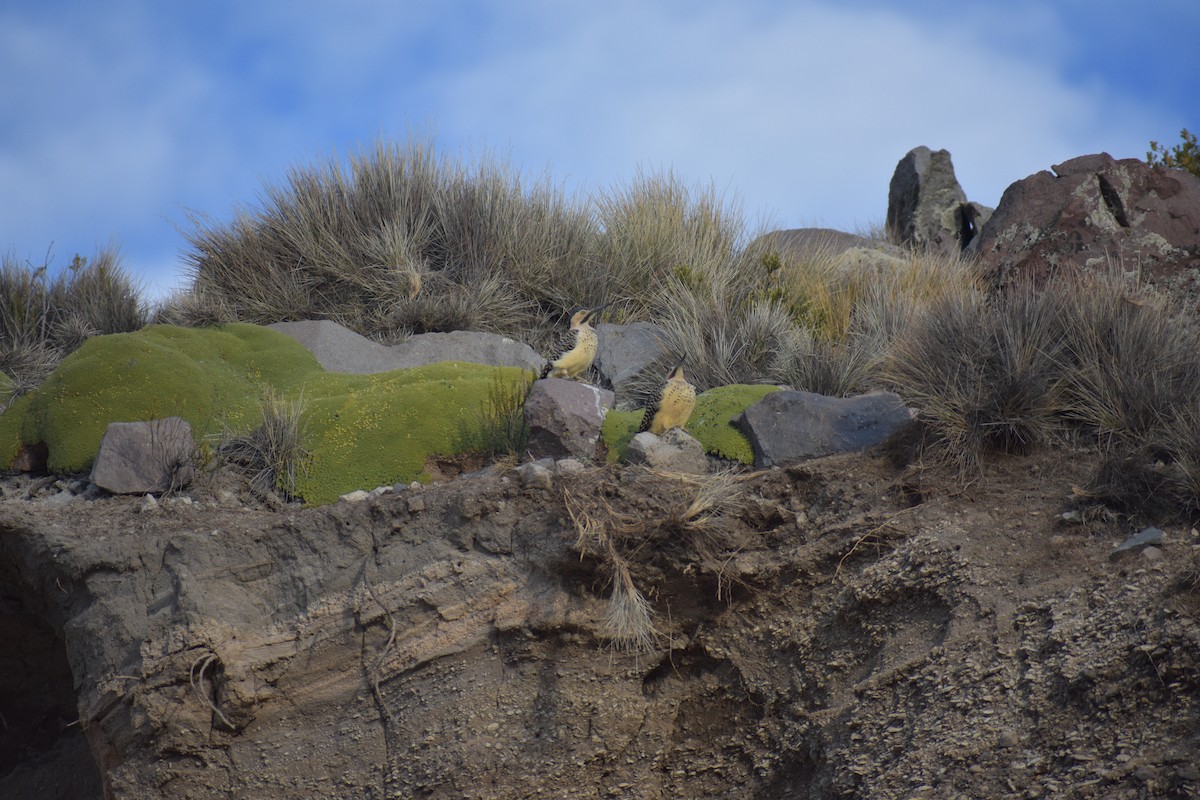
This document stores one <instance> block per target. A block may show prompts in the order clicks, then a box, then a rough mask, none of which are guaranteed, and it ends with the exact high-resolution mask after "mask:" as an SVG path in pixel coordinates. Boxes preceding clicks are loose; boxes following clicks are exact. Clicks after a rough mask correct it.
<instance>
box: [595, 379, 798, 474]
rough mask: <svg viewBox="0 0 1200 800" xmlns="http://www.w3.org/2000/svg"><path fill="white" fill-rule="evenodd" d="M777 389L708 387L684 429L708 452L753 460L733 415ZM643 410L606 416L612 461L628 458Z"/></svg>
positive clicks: (742, 459) (752, 386) (764, 387)
mask: <svg viewBox="0 0 1200 800" xmlns="http://www.w3.org/2000/svg"><path fill="white" fill-rule="evenodd" d="M777 391H779V387H777V386H769V385H758V384H755V385H750V384H733V385H730V386H718V387H716V388H714V389H709V390H708V391H707V392H702V393H701V394H700V395H699V396H698V397H697V398H696V410H695V411H693V412H692V418H691V419H690V420H688V424H687V425H686V426H685V429H686V430H687V432H688V433H689V434H691V435H692V436H694V437H695V438H696V440H697V441H699V442H700V444H702V445H704V451H705V452H706V453H709V454H711V455H715V456H719V457H721V458H725V459H729V460H730V461H738V462H740V463H742V464H752V463H754V451H753V449H752V448H751V447H750V441H749V440H748V439H747V438H746V436H745V435H744V434H743V433H742V432H741V431H739V430H738V429H737V428H735V427H734V426H733V419H734V418H735V417H736V416H737V415H738V414H741V413H742V412H743V411H745V410H746V409H747V408H749V407H750V406H752V405H754V404H755V403H757V402H758V401H759V400H761V399H763V398H764V397H766V396H767V395H768V394H770V393H771V392H777ZM643 413H644V412H643V411H641V410H638V411H610V412H608V414H607V416H605V418H604V428H603V436H604V443H605V445H606V446H607V447H608V460H609V461H620V460H622V459H624V458H625V453H626V451H627V450H628V449H629V442H630V441H631V440H632V439H633V437H634V436H635V435H636V434H637V429H638V427H639V425H640V424H641V421H642V415H643Z"/></svg>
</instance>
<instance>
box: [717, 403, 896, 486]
mask: <svg viewBox="0 0 1200 800" xmlns="http://www.w3.org/2000/svg"><path fill="white" fill-rule="evenodd" d="M911 421H912V414H911V412H910V411H909V410H908V408H907V407H906V406H905V405H904V402H903V401H902V400H901V399H900V398H899V397H898V396H897V395H895V394H893V393H892V392H872V393H870V394H864V395H858V396H857V397H826V396H825V395H820V394H813V393H812V392H797V391H780V392H772V393H771V394H769V395H767V396H766V397H764V398H763V399H762V400H759V401H758V402H757V403H755V404H754V405H752V406H750V407H749V408H747V409H746V411H745V412H744V413H743V414H741V416H739V417H738V419H737V420H736V424H737V426H738V427H739V428H741V429H742V431H743V432H745V434H746V436H747V438H749V439H750V444H751V446H752V447H753V448H754V465H755V466H756V467H773V466H776V465H779V464H788V463H792V462H796V461H802V460H805V459H811V458H819V457H821V456H827V455H832V454H833V453H848V452H852V451H854V450H862V449H863V448H866V447H871V446H873V445H876V444H879V443H880V442H882V441H883V440H884V439H886V438H887V437H888V436H890V435H891V434H892V433H894V432H895V431H896V430H897V429H899V428H900V427H901V426H902V425H906V424H908V423H910V422H911Z"/></svg>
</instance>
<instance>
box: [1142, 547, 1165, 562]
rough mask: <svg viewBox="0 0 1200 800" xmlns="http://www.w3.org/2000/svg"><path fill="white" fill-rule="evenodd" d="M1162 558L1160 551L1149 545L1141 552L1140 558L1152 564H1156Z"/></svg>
mask: <svg viewBox="0 0 1200 800" xmlns="http://www.w3.org/2000/svg"><path fill="white" fill-rule="evenodd" d="M1162 557H1163V551H1162V549H1160V548H1158V547H1155V546H1154V545H1150V546H1149V547H1147V548H1145V549H1144V550H1142V558H1144V559H1146V560H1147V561H1149V562H1150V563H1152V564H1153V563H1155V562H1158V561H1162Z"/></svg>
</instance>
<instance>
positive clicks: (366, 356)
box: [267, 320, 546, 374]
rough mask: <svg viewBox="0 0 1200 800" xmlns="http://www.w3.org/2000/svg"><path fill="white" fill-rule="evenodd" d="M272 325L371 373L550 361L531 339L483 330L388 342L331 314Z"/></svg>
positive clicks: (333, 367) (534, 365) (339, 364)
mask: <svg viewBox="0 0 1200 800" xmlns="http://www.w3.org/2000/svg"><path fill="white" fill-rule="evenodd" d="M267 327H269V328H273V329H274V330H277V331H279V332H280V333H285V334H287V335H288V336H291V337H292V338H293V339H295V340H296V341H298V342H300V343H301V344H302V345H304V346H305V347H307V348H308V349H309V350H310V351H311V352H312V354H313V355H314V356H316V358H317V361H318V362H320V364H321V366H322V367H324V368H325V369H327V370H329V371H330V372H348V373H352V374H368V373H375V372H388V371H390V370H394V369H410V368H412V367H424V366H427V365H429V364H437V363H439V362H442V361H465V362H467V363H470V364H485V365H487V366H492V367H520V368H522V369H527V370H529V371H531V372H537V371H539V370H540V369H541V368H542V365H543V364H545V363H546V360H545V359H544V358H542V357H541V356H540V355H538V354H537V351H535V350H534V349H533V348H532V347H530V346H529V345H527V344H523V343H522V342H518V341H515V340H513V339H509V338H508V337H506V336H500V335H497V334H494V333H482V332H479V331H451V332H449V333H423V334H419V335H416V336H410V337H409V338H408V339H405V340H404V341H403V342H401V343H399V344H395V345H391V346H388V345H382V344H380V343H379V342H375V341H372V340H370V339H368V338H366V337H365V336H362V335H360V334H357V333H355V332H354V331H352V330H350V329H349V328H346V327H344V326H343V325H340V324H338V323H336V322H333V321H331V320H306V321H302V322H277V323H274V324H273V325H268V326H267Z"/></svg>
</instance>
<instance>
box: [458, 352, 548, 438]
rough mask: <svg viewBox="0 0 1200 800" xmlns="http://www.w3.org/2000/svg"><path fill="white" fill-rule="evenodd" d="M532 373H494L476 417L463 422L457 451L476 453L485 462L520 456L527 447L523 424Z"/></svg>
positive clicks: (526, 429) (525, 430)
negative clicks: (486, 460)
mask: <svg viewBox="0 0 1200 800" xmlns="http://www.w3.org/2000/svg"><path fill="white" fill-rule="evenodd" d="M533 379H534V375H533V373H532V372H521V373H520V374H519V375H515V376H514V375H511V374H506V373H502V372H499V371H497V372H495V373H493V374H492V377H491V378H490V379H489V381H488V388H487V397H486V398H485V399H484V400H482V401H481V402H480V403H479V413H478V415H476V416H475V417H473V418H471V419H468V420H464V424H463V432H462V444H461V445H460V447H459V448H458V449H460V450H463V451H470V452H474V453H479V454H480V455H482V456H483V457H484V458H486V459H489V460H491V459H497V458H503V457H505V456H518V457H519V456H520V455H521V454H522V453H523V452H525V446H526V445H527V444H528V443H529V425H528V424H526V422H525V399H526V398H527V397H528V396H529V390H530V389H531V388H532V387H533Z"/></svg>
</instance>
